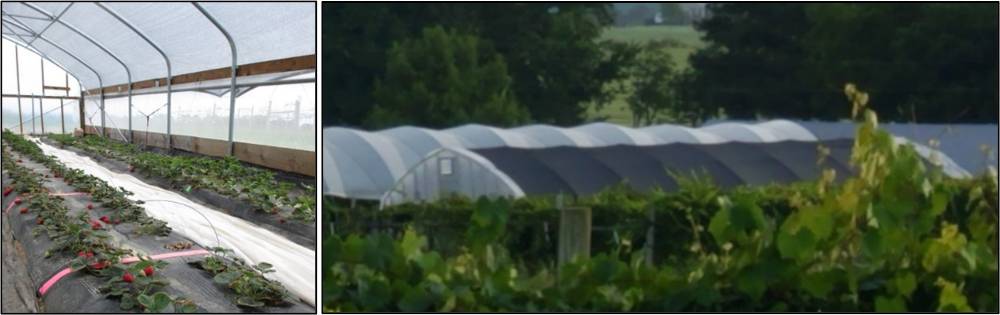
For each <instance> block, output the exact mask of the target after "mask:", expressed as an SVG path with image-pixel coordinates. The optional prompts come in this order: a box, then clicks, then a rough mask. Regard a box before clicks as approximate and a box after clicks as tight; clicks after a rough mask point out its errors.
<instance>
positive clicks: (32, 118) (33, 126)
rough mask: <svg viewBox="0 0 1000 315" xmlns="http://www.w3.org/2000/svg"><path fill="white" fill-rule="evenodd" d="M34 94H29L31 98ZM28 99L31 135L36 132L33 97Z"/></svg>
mask: <svg viewBox="0 0 1000 315" xmlns="http://www.w3.org/2000/svg"><path fill="white" fill-rule="evenodd" d="M34 94H35V93H31V95H32V96H34ZM30 99H31V134H36V132H35V98H34V97H30Z"/></svg>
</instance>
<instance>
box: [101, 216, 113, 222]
mask: <svg viewBox="0 0 1000 315" xmlns="http://www.w3.org/2000/svg"><path fill="white" fill-rule="evenodd" d="M101 222H104V224H111V219H108V216H102V217H101Z"/></svg>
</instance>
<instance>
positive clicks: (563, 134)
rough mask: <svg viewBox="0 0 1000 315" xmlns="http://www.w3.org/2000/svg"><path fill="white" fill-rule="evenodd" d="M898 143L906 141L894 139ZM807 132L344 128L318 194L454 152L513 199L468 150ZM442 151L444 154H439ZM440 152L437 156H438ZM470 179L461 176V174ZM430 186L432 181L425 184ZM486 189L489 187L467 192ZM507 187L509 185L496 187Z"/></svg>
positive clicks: (364, 194) (362, 193)
mask: <svg viewBox="0 0 1000 315" xmlns="http://www.w3.org/2000/svg"><path fill="white" fill-rule="evenodd" d="M896 139H897V141H898V142H910V141H907V140H906V139H905V138H900V137H897V138H896ZM817 140H826V139H818V138H817V136H815V135H814V134H813V133H812V132H810V131H809V130H808V129H806V128H805V127H803V126H802V125H800V124H798V123H796V122H792V121H788V120H771V121H766V122H761V123H755V124H749V123H720V124H714V125H710V126H704V127H700V128H689V127H684V126H677V125H657V126H650V127H645V128H639V129H634V128H628V127H623V126H619V125H615V124H609V123H591V124H587V125H582V126H578V127H573V128H560V127H554V126H549V125H528V126H523V127H518V128H513V129H501V128H495V127H490V126H483V125H477V124H469V125H463V126H459V127H455V128H451V129H445V130H432V129H426V128H420V127H412V126H405V127H397V128H392V129H386V130H381V131H376V132H368V131H362V130H357V129H350V128H343V127H328V128H324V129H323V193H324V194H326V195H331V196H335V197H340V198H347V199H363V200H383V198H384V197H385V195H386V193H387V192H389V191H391V190H393V189H395V187H397V186H398V183H399V182H400V180H401V179H403V178H404V177H407V175H409V174H410V173H413V172H423V171H425V170H423V169H422V168H420V167H417V166H418V165H420V164H422V162H423V161H424V160H425V159H428V158H431V156H433V155H436V154H448V155H457V157H461V159H457V160H456V161H467V162H469V163H472V164H476V165H475V166H474V167H472V166H463V167H461V169H470V168H471V169H476V170H477V171H479V172H488V173H491V174H492V175H497V176H490V177H489V178H499V180H498V182H496V183H479V182H477V181H476V178H486V177H482V176H476V175H474V174H472V175H470V174H459V175H461V176H459V178H462V180H464V181H465V182H467V184H465V185H466V186H468V187H470V188H469V189H480V190H484V191H500V192H501V194H503V195H509V196H520V195H523V193H519V191H520V190H519V189H518V188H517V187H516V184H515V185H510V183H509V182H510V179H509V178H507V177H506V176H503V174H496V173H497V172H500V171H499V170H497V169H496V168H492V167H491V166H490V165H489V162H488V161H486V160H485V159H483V158H482V157H477V154H476V153H475V152H472V151H469V150H468V149H485V148H498V147H511V148H551V147H559V146H569V147H584V148H589V147H605V146H613V145H634V146H648V145H662V144H672V143H688V144H717V143H725V142H746V143H770V142H781V141H817ZM911 143H913V144H915V146H916V147H917V148H918V151H919V152H920V153H921V154H923V155H924V156H925V157H930V156H931V152H934V150H932V149H930V148H927V147H925V146H923V145H921V144H919V143H915V142H911ZM439 149H447V150H444V151H442V150H439ZM442 152H444V153H442ZM935 159H936V160H938V161H939V162H940V163H941V165H942V167H943V169H944V171H945V173H946V174H948V175H950V176H954V177H967V176H970V174H969V173H968V172H967V171H966V170H965V169H963V168H962V167H961V166H959V165H957V164H956V163H955V162H953V161H952V160H951V159H950V158H949V157H948V156H946V155H944V154H938V155H937V157H935ZM467 175H468V176H471V177H469V178H464V177H463V176H467ZM428 184H429V185H433V183H428ZM474 185H486V186H489V187H480V188H476V187H472V186H474ZM497 187H509V188H497Z"/></svg>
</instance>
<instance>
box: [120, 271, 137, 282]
mask: <svg viewBox="0 0 1000 315" xmlns="http://www.w3.org/2000/svg"><path fill="white" fill-rule="evenodd" d="M132 280H135V277H133V276H132V274H131V273H128V272H126V273H125V274H124V275H122V281H125V282H128V283H132Z"/></svg>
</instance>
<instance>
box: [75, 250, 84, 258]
mask: <svg viewBox="0 0 1000 315" xmlns="http://www.w3.org/2000/svg"><path fill="white" fill-rule="evenodd" d="M85 256H87V253H86V252H84V251H82V250H81V251H80V252H79V253H76V257H85Z"/></svg>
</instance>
